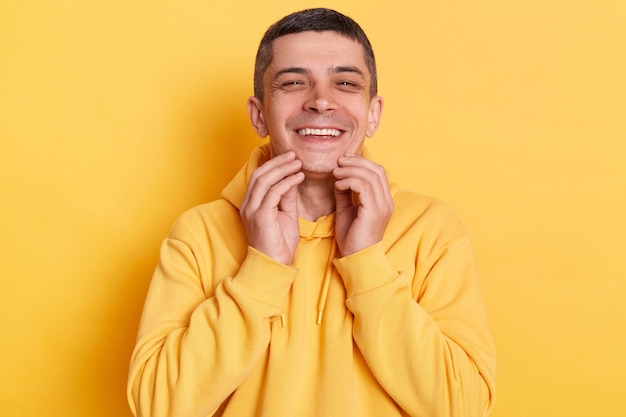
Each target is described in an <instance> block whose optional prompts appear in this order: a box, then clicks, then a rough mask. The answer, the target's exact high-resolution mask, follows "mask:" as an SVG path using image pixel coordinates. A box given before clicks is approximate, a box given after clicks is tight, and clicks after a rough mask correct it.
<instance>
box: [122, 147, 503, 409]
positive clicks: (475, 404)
mask: <svg viewBox="0 0 626 417" xmlns="http://www.w3.org/2000/svg"><path fill="white" fill-rule="evenodd" d="M268 157H269V150H268V147H267V146H262V147H260V148H258V149H257V150H256V151H255V152H253V153H252V155H251V157H250V160H249V161H248V163H247V164H246V165H245V166H244V167H243V168H242V170H241V171H240V172H239V173H238V174H237V175H236V177H235V178H234V179H233V181H232V182H231V183H230V184H229V185H228V186H227V187H226V188H225V189H224V191H223V192H222V198H221V199H219V200H217V201H214V202H211V203H209V204H205V205H202V206H199V207H196V208H194V209H191V210H189V211H188V212H186V213H184V214H183V215H182V216H181V217H180V219H179V220H178V221H177V223H176V224H175V226H174V227H173V229H172V231H171V233H170V235H169V237H168V238H167V239H166V240H165V241H164V243H163V246H162V248H161V256H160V261H159V264H158V266H157V268H156V271H155V273H154V277H153V279H152V283H151V285H150V289H149V292H148V295H147V298H146V303H145V306H144V311H143V316H142V319H141V324H140V328H139V334H138V339H137V345H136V347H135V350H134V352H133V356H132V361H131V365H130V374H129V381H128V396H129V402H130V406H131V409H132V411H133V413H134V414H135V415H137V416H144V417H147V416H152V417H158V416H169V417H175V416H181V417H207V416H229V417H247V416H267V417H291V416H293V417H308V416H324V417H347V416H354V417H357V416H358V417H368V416H371V417H390V416H416V417H417V416H420V417H422V416H423V417H426V416H432V417H446V416H484V415H487V414H489V412H490V410H491V408H492V406H493V399H494V385H495V353H494V346H493V342H492V339H491V336H490V333H489V330H488V327H487V322H486V317H485V312H484V306H483V301H482V295H481V291H480V285H479V282H478V278H477V275H476V271H475V267H474V260H473V255H472V250H471V247H470V242H469V240H468V237H467V235H466V233H465V231H464V229H463V227H462V225H461V223H460V222H459V221H458V219H457V218H456V216H455V215H454V214H453V213H452V212H451V211H450V210H449V209H448V208H446V207H445V206H444V205H442V204H441V203H439V202H438V201H436V200H433V199H430V198H427V197H424V196H420V195H416V194H412V193H409V192H405V191H399V190H397V189H396V187H392V189H393V192H392V194H393V198H394V204H395V211H394V214H393V216H392V218H391V220H390V222H389V225H388V227H387V230H386V233H385V236H384V238H383V240H382V241H381V242H379V243H378V244H376V245H373V246H371V247H369V248H366V249H364V250H362V251H360V252H357V253H354V254H352V255H350V256H346V257H343V258H337V257H336V255H335V249H334V248H335V241H334V237H333V230H334V214H331V215H329V216H325V217H322V218H320V219H318V220H317V221H316V222H310V221H307V220H303V219H300V236H301V237H300V243H299V246H298V248H297V251H296V253H295V256H294V260H293V264H292V265H290V266H287V265H283V264H280V263H277V262H276V261H274V260H272V259H271V258H269V257H267V256H265V255H264V254H262V253H260V252H258V251H256V250H255V249H253V248H251V247H248V244H247V239H246V235H245V232H244V230H243V227H242V224H241V221H240V218H239V212H238V207H239V205H240V203H241V201H242V200H243V197H244V194H245V190H246V186H247V182H248V178H249V177H250V173H251V172H252V171H253V170H254V169H255V168H256V167H257V166H259V165H260V164H262V163H263V162H265V161H266V160H267V159H268ZM318 310H319V311H318Z"/></svg>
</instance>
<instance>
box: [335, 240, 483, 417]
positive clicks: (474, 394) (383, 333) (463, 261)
mask: <svg viewBox="0 0 626 417" xmlns="http://www.w3.org/2000/svg"><path fill="white" fill-rule="evenodd" d="M418 264H420V265H419V266H418V269H419V270H418V271H417V272H416V274H415V275H416V276H409V275H408V274H406V273H403V272H398V271H395V270H394V269H393V268H392V266H391V265H390V263H389V261H388V259H387V257H386V254H385V252H384V249H383V244H382V243H380V244H377V245H374V246H372V247H369V248H367V249H365V250H362V251H360V252H358V253H355V254H353V255H351V256H348V257H345V258H341V259H338V260H336V261H335V265H336V266H337V269H338V270H339V273H340V274H341V276H342V277H343V280H344V283H345V285H346V289H347V292H348V294H347V300H346V305H347V306H348V309H349V310H350V311H351V312H352V313H353V314H354V326H353V337H354V340H355V342H356V344H357V346H358V347H359V350H360V351H361V353H362V354H363V357H364V358H365V360H366V362H367V364H368V366H369V367H370V369H371V370H372V373H373V374H374V375H375V377H376V379H377V380H378V381H379V383H380V384H381V386H382V387H383V388H384V389H385V390H386V391H387V392H388V393H389V395H390V396H391V397H392V398H393V399H394V401H396V402H397V403H398V404H399V405H400V406H401V407H402V408H403V409H404V410H405V411H407V413H408V414H409V415H411V416H421V415H434V416H439V417H446V416H476V417H478V416H484V415H487V414H488V413H489V411H490V410H491V408H492V407H493V398H494V383H495V376H494V372H495V353H494V346H493V342H492V339H491V336H490V333H489V329H488V327H487V322H486V317H485V312H484V306H483V300H482V296H481V292H480V286H479V283H478V279H477V276H476V272H475V268H474V263H473V257H472V254H471V248H470V244H469V240H468V238H467V236H461V237H459V238H457V239H454V240H453V241H450V242H447V243H446V244H445V245H443V246H441V247H439V248H438V249H437V250H436V251H435V252H433V253H431V254H430V256H429V258H421V257H419V258H418ZM424 271H426V272H424ZM422 274H425V276H424V277H419V278H418V277H417V275H422ZM416 282H421V285H415V283H416Z"/></svg>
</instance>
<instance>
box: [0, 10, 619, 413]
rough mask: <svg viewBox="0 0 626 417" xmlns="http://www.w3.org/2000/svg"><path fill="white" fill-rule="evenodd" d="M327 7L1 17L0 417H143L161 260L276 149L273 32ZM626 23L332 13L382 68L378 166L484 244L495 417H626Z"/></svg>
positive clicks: (460, 13)
mask: <svg viewBox="0 0 626 417" xmlns="http://www.w3.org/2000/svg"><path fill="white" fill-rule="evenodd" d="M214 3H215V4H214ZM269 3H271V4H272V5H271V6H266V5H267V4H269ZM294 4H295V5H294ZM316 4H317V3H313V2H310V1H302V2H294V1H293V0H281V1H273V2H260V1H252V0H244V1H241V2H236V1H231V2H226V1H220V2H218V1H210V0H204V1H199V0H195V1H192V0H190V1H161V2H155V1H145V0H143V1H133V2H127V1H123V0H112V1H107V2H93V1H92V2H89V1H78V0H75V1H72V0H38V1H9V0H3V1H2V2H1V3H0V138H1V144H0V193H1V194H0V216H1V219H2V220H1V229H0V230H1V231H0V257H1V258H0V260H1V263H0V277H1V279H2V286H1V290H0V297H1V299H0V320H1V327H0V329H1V334H2V336H1V339H0V369H1V371H0V414H1V415H3V416H65V417H73V416H81V417H84V416H89V417H93V416H129V415H130V413H129V412H128V411H127V406H126V402H125V401H126V400H125V380H126V371H127V365H128V360H129V356H130V352H131V349H132V346H133V342H134V337H135V331H136V328H137V322H138V319H139V315H140V312H141V306H142V303H143V298H144V295H145V291H146V289H147V285H148V282H149V279H150V275H151V272H152V269H153V267H154V265H155V263H156V260H157V250H158V247H159V244H160V241H161V239H162V238H163V237H164V236H165V234H166V233H167V231H168V230H169V228H170V226H171V224H172V222H173V221H174V220H175V218H176V217H177V216H178V214H180V212H181V211H183V210H184V209H186V208H188V207H190V206H193V205H195V204H198V203H201V202H204V201H206V200H208V199H212V198H215V197H216V196H217V195H218V192H219V190H220V189H221V187H222V186H223V185H224V184H225V182H226V181H227V180H228V179H229V178H230V177H231V175H232V174H233V173H234V172H235V170H236V169H237V167H238V166H239V165H240V163H241V162H242V161H243V160H244V158H245V156H246V155H247V154H248V151H249V150H250V149H251V148H252V147H254V146H256V145H257V144H259V143H260V140H259V139H258V138H256V137H255V135H254V134H253V132H252V130H251V128H250V127H249V123H248V121H247V116H246V112H245V100H246V99H247V97H248V95H249V94H250V92H251V88H252V87H251V85H252V83H251V73H252V64H253V55H254V53H255V49H256V45H257V43H258V41H259V39H260V36H261V34H262V32H263V31H264V29H265V28H266V26H267V25H268V24H269V23H271V22H273V21H274V20H275V19H277V18H278V17H280V16H282V15H284V14H286V13H287V12H290V11H292V10H294V9H299V8H304V7H308V6H313V5H316ZM625 5H626V3H625V2H623V1H622V0H613V1H611V0H598V1H595V2H591V1H582V0H573V1H572V0H569V1H568V0H541V1H540V0H509V1H482V2H467V1H460V0H457V1H442V2H433V1H405V2H400V1H398V2H396V3H394V2H391V3H390V2H388V1H380V0H366V1H363V0H361V1H356V0H349V1H348V0H346V1H336V2H333V3H331V6H332V7H335V8H337V9H339V10H341V11H343V12H345V13H347V14H349V15H351V16H353V17H354V18H356V19H357V20H358V21H359V22H361V23H362V25H363V26H364V28H365V29H366V30H367V32H368V33H369V35H370V37H371V40H372V42H373V44H374V47H375V49H376V51H377V55H378V60H379V66H380V85H381V89H380V92H381V94H382V95H383V96H384V97H385V99H386V106H385V111H384V115H383V124H382V127H381V129H380V131H379V133H378V134H377V137H376V138H375V139H373V140H372V141H371V142H370V147H371V148H373V149H374V151H376V152H378V154H379V156H380V157H379V160H380V161H381V162H383V163H385V164H387V165H388V167H389V168H390V170H391V172H392V174H393V175H394V177H395V178H396V179H398V180H399V181H400V182H401V183H403V184H404V185H405V186H407V187H410V188H412V189H414V190H417V191H420V192H423V193H427V194H431V195H435V196H438V197H440V198H442V199H444V200H446V201H447V202H448V203H449V204H450V205H452V206H453V207H454V208H455V209H456V210H457V211H458V212H459V214H460V215H461V217H462V218H463V219H464V220H465V222H466V224H467V226H468V228H469V230H470V233H471V235H472V237H473V240H474V243H475V247H476V252H477V257H478V262H479V266H480V270H481V273H482V280H483V286H484V291H485V295H486V301H487V307H488V310H489V314H490V319H491V325H492V329H493V333H494V337H495V339H496V342H497V346H498V352H499V369H498V384H499V393H498V402H497V406H496V410H495V412H494V414H493V415H494V416H496V417H502V416H506V417H517V416H519V417H528V416H569V417H576V416H580V417H589V416H611V417H615V416H626V411H624V402H623V401H624V393H625V391H624V381H625V380H626V359H625V358H624V356H625V352H626V303H624V299H625V296H626V266H625V259H626V239H625V237H624V235H625V234H626V220H625V217H624V213H626V109H625V108H626V81H625V80H626V76H625V74H626V58H625V56H626V24H625V23H624V22H626V6H625Z"/></svg>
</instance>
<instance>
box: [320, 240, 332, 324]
mask: <svg viewBox="0 0 626 417" xmlns="http://www.w3.org/2000/svg"><path fill="white" fill-rule="evenodd" d="M331 245H332V246H331V247H330V255H329V256H328V262H327V263H326V274H325V275H324V282H323V283H322V290H321V291H320V299H319V301H318V303H317V324H318V325H320V324H322V317H323V316H324V309H325V308H326V299H327V298H328V290H329V288H330V276H331V274H332V270H333V260H335V248H336V246H337V243H336V242H335V238H333V242H332V244H331Z"/></svg>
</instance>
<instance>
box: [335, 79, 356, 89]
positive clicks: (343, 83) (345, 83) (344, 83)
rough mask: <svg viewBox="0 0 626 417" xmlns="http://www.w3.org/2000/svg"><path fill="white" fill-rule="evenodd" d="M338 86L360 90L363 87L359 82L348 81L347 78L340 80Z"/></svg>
mask: <svg viewBox="0 0 626 417" xmlns="http://www.w3.org/2000/svg"><path fill="white" fill-rule="evenodd" d="M337 86H338V87H339V88H342V89H344V90H358V89H360V88H361V86H360V85H359V84H358V83H355V82H353V81H347V80H343V81H339V82H338V83H337Z"/></svg>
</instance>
